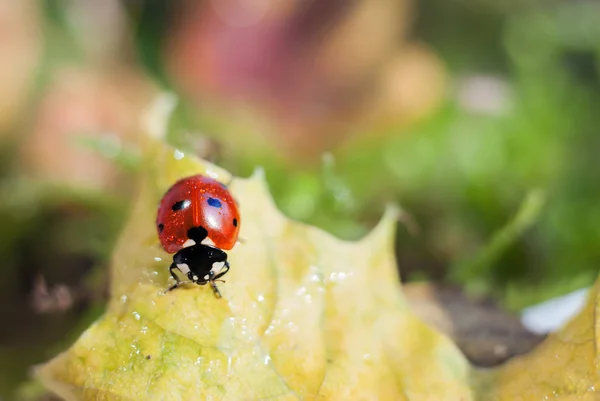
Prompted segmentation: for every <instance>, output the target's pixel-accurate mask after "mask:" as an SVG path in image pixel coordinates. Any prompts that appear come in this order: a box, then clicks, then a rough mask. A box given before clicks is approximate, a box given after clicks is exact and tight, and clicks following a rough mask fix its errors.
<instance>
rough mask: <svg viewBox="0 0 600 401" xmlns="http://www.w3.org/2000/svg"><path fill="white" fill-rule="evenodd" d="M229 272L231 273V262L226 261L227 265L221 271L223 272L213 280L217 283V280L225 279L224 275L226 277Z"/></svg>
mask: <svg viewBox="0 0 600 401" xmlns="http://www.w3.org/2000/svg"><path fill="white" fill-rule="evenodd" d="M228 271H229V262H228V261H225V264H224V265H223V268H222V269H221V271H220V272H219V274H217V275H216V276H214V277H213V280H214V281H216V280H218V279H220V278H221V277H223V276H224V275H226V274H227V272H228ZM223 282H224V281H223Z"/></svg>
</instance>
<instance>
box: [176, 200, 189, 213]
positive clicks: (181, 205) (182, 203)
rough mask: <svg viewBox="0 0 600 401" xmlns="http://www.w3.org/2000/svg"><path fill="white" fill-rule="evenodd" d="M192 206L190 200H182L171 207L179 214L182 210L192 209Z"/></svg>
mask: <svg viewBox="0 0 600 401" xmlns="http://www.w3.org/2000/svg"><path fill="white" fill-rule="evenodd" d="M191 204H192V202H190V200H189V199H185V200H180V201H179V202H175V203H174V204H173V206H171V210H173V211H174V212H178V211H180V210H183V209H187V208H188V207H190V205H191Z"/></svg>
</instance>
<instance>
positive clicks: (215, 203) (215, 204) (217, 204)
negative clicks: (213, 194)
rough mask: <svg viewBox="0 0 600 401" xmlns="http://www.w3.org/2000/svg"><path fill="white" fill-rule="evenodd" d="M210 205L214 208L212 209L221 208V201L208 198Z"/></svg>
mask: <svg viewBox="0 0 600 401" xmlns="http://www.w3.org/2000/svg"><path fill="white" fill-rule="evenodd" d="M207 202H208V205H209V206H212V207H218V208H220V207H221V201H220V200H218V199H217V198H208V201H207Z"/></svg>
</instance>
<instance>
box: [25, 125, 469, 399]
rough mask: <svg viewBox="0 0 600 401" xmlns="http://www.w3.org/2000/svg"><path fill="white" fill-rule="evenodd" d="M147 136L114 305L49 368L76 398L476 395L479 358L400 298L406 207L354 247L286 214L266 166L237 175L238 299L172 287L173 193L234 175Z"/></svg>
mask: <svg viewBox="0 0 600 401" xmlns="http://www.w3.org/2000/svg"><path fill="white" fill-rule="evenodd" d="M159 120H160V118H159ZM159 125H160V121H159ZM147 142H148V143H147V146H146V162H147V163H146V168H145V169H144V170H143V173H142V177H141V187H140V191H139V197H138V198H137V201H136V203H135V205H134V208H133V211H132V215H131V217H130V220H129V223H128V224H127V227H126V228H125V230H124V232H123V234H122V237H121V239H120V243H119V245H118V247H117V249H116V251H115V253H114V259H113V266H112V272H111V273H112V280H113V281H112V288H111V289H112V299H111V301H110V303H109V306H108V309H107V311H106V313H105V315H104V316H103V317H102V318H100V319H99V320H98V321H97V322H96V323H95V324H93V325H92V326H91V327H90V328H89V329H88V330H87V331H86V332H84V333H83V334H82V336H81V337H80V338H79V340H78V341H77V342H76V343H75V344H74V345H73V346H72V347H71V348H70V349H69V350H67V351H66V352H64V353H62V354H60V355H59V356H57V357H56V358H54V359H53V360H51V361H50V362H48V363H47V364H45V365H43V366H41V367H40V368H38V370H37V373H38V376H39V377H40V378H41V380H42V381H43V383H44V384H45V385H46V386H47V387H48V388H49V389H51V390H52V391H54V392H55V393H56V394H58V395H60V396H62V397H63V398H65V399H68V400H92V399H93V400H139V399H144V400H159V399H162V400H165V399H168V400H177V399H182V400H198V399H206V400H211V399H218V400H259V399H267V398H268V399H274V400H293V399H303V400H304V399H306V400H311V399H312V400H314V399H319V400H432V401H433V400H436V401H439V400H453V401H454V400H465V401H466V400H471V399H473V395H472V391H471V389H470V388H469V377H470V374H471V368H470V367H469V365H468V363H467V362H466V360H465V358H464V357H463V356H462V355H461V354H460V352H459V351H458V349H457V348H456V347H455V346H454V345H453V344H452V343H451V341H450V340H449V339H448V338H447V337H445V336H444V335H442V334H439V333H438V332H436V331H434V330H432V329H431V328H429V327H428V326H427V325H425V324H424V323H423V322H422V321H420V320H419V319H418V318H416V317H415V315H414V314H413V313H411V312H410V310H409V307H408V304H407V302H406V301H405V299H404V298H403V296H402V294H401V292H400V285H399V282H398V277H397V272H396V266H395V259H394V255H393V232H394V227H395V221H396V212H395V211H394V210H393V209H392V208H390V209H389V210H388V212H387V213H386V215H385V216H384V218H383V219H382V221H381V223H380V224H379V225H378V226H377V227H376V228H375V229H374V230H373V232H372V233H371V234H370V235H368V236H367V237H366V238H364V239H362V240H361V241H358V242H346V241H341V240H339V239H336V238H334V237H332V236H331V235H329V234H327V233H325V232H323V231H321V230H319V229H317V228H314V227H310V226H307V225H303V224H300V223H297V222H294V221H291V220H289V219H288V218H286V217H285V216H283V215H282V214H281V213H280V212H279V211H278V210H277V209H276V208H275V206H274V203H273V201H272V199H271V196H270V194H269V193H268V190H267V187H266V185H265V181H264V179H263V178H262V175H261V174H260V173H256V174H255V175H254V176H253V177H251V178H250V179H240V178H235V179H234V180H233V183H232V185H231V190H232V193H233V195H234V196H235V197H236V198H237V199H238V200H239V203H240V208H241V214H242V224H241V236H242V237H244V238H245V242H244V243H242V244H238V245H237V246H236V247H235V248H234V249H233V250H232V251H231V252H230V262H231V265H232V269H231V271H230V272H229V274H228V275H227V276H226V279H227V283H226V284H222V285H221V286H220V289H221V291H222V293H223V296H224V297H223V298H222V299H217V298H215V297H214V295H213V294H212V292H211V289H210V288H209V287H208V286H205V287H199V286H189V287H185V288H181V289H178V290H176V291H173V292H170V293H167V294H164V292H163V291H164V289H165V288H166V287H167V285H168V269H167V267H168V265H169V260H170V255H168V254H166V253H165V252H163V250H162V249H161V248H160V246H159V244H158V239H157V235H156V229H155V227H154V218H155V213H156V207H157V204H158V201H159V199H160V197H161V195H162V193H163V192H164V191H165V190H166V189H167V188H168V187H169V186H170V184H171V183H172V182H174V181H175V180H176V179H178V178H180V177H183V176H187V175H190V174H197V173H204V174H208V175H211V176H214V177H217V178H218V179H220V180H222V181H224V182H227V181H229V178H230V176H229V174H228V173H227V172H225V171H223V170H221V169H219V168H217V167H215V166H213V165H211V164H209V163H207V162H204V161H202V160H198V159H195V158H193V157H189V156H187V155H186V156H185V157H181V153H179V152H176V151H175V149H173V148H170V147H168V146H166V145H165V144H164V143H162V142H161V141H160V140H157V139H152V138H149V139H148V141H147Z"/></svg>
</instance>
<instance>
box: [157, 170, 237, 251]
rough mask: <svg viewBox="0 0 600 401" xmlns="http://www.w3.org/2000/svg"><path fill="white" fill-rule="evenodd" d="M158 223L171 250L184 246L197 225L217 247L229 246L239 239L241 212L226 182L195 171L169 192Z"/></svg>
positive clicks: (168, 249)
mask: <svg viewBox="0 0 600 401" xmlns="http://www.w3.org/2000/svg"><path fill="white" fill-rule="evenodd" d="M156 226H157V228H158V236H159V238H160V243H161V245H162V247H163V248H164V249H165V251H167V252H169V253H176V252H178V251H179V250H181V249H182V247H183V244H184V243H185V242H186V241H187V240H188V239H189V238H188V231H189V230H190V229H191V228H194V227H202V228H204V229H205V230H206V231H207V233H208V235H207V237H208V238H209V239H210V240H211V241H212V242H213V243H214V245H215V246H216V247H217V248H220V249H223V250H229V249H231V248H233V246H234V245H235V243H236V242H237V238H238V233H239V231H240V213H239V211H238V207H237V204H236V202H235V200H234V199H233V197H232V196H231V194H230V193H229V190H228V189H227V187H226V186H225V185H224V184H222V183H220V182H219V181H216V180H214V179H212V178H209V177H206V176H203V175H195V176H191V177H187V178H183V179H181V180H179V181H177V182H176V183H175V184H174V185H173V186H172V187H171V188H170V189H169V190H168V191H167V192H166V193H165V195H164V196H163V198H162V200H161V203H160V206H159V208H158V214H157V216H156Z"/></svg>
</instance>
